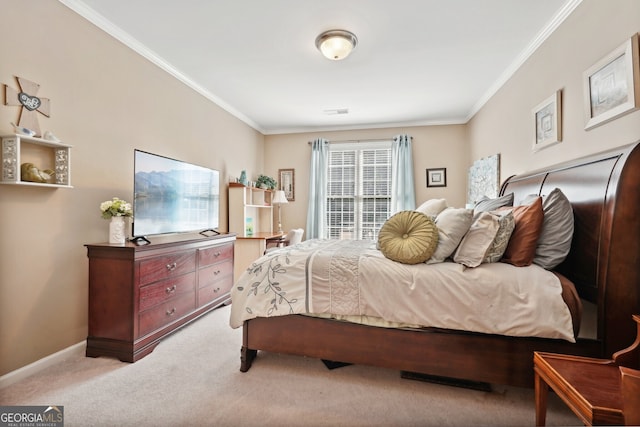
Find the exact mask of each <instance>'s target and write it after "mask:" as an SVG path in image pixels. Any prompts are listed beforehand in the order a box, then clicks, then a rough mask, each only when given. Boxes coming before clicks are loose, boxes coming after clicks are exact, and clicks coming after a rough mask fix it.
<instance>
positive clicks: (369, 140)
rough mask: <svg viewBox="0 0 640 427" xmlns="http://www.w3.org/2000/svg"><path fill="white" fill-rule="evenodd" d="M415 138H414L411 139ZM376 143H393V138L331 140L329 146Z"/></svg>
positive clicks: (310, 142)
mask: <svg viewBox="0 0 640 427" xmlns="http://www.w3.org/2000/svg"><path fill="white" fill-rule="evenodd" d="M409 138H413V137H409ZM376 141H393V137H391V138H371V139H368V138H367V139H343V140H339V141H331V140H329V144H346V143H350V142H376ZM307 144H309V145H311V144H313V141H307Z"/></svg>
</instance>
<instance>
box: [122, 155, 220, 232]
mask: <svg viewBox="0 0 640 427" xmlns="http://www.w3.org/2000/svg"><path fill="white" fill-rule="evenodd" d="M133 191H134V194H133V226H132V234H133V237H144V236H150V235H155V234H166V233H184V232H193V231H200V232H201V231H205V230H215V229H216V228H217V227H218V220H219V207H220V173H219V172H218V171H217V170H214V169H208V168H205V167H202V166H197V165H194V164H191V163H187V162H183V161H180V160H176V159H171V158H169V157H164V156H160V155H157V154H152V153H147V152H145V151H141V150H137V149H136V150H135V151H134V183H133Z"/></svg>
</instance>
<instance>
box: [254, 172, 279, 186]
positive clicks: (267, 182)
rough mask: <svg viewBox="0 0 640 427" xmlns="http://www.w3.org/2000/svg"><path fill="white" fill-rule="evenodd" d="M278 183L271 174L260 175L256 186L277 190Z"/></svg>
mask: <svg viewBox="0 0 640 427" xmlns="http://www.w3.org/2000/svg"><path fill="white" fill-rule="evenodd" d="M277 184H278V183H277V182H276V180H275V179H273V178H271V177H270V176H266V175H260V176H258V179H257V181H256V186H258V187H259V188H263V189H265V190H275V189H276V185H277Z"/></svg>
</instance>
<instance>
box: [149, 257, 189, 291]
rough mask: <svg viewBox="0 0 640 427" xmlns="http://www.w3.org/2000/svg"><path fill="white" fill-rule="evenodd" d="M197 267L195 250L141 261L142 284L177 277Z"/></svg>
mask: <svg viewBox="0 0 640 427" xmlns="http://www.w3.org/2000/svg"><path fill="white" fill-rule="evenodd" d="M195 269H196V253H195V251H189V252H179V253H175V254H171V255H167V256H159V257H156V258H151V259H148V260H144V261H140V285H145V284H147V283H153V282H155V281H158V280H162V279H168V278H170V277H176V276H179V275H181V274H184V273H189V272H191V271H194V270H195Z"/></svg>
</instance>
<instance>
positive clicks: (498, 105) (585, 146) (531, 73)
mask: <svg viewBox="0 0 640 427" xmlns="http://www.w3.org/2000/svg"><path fill="white" fill-rule="evenodd" d="M638 31H640V1H637V0H607V1H602V0H584V1H583V2H582V3H581V4H580V5H579V6H578V7H577V8H576V10H575V11H574V12H573V13H572V14H571V15H570V16H569V17H568V18H567V19H566V21H565V22H564V23H563V24H562V25H561V26H560V27H559V28H558V29H557V30H556V31H555V32H554V33H553V34H552V35H551V36H550V37H549V38H548V39H547V40H546V42H545V43H544V44H543V45H542V46H541V47H540V48H539V49H538V50H537V51H536V52H535V53H534V54H533V55H532V56H531V57H530V58H529V60H528V61H527V62H526V63H525V64H524V65H523V66H522V67H521V68H520V70H518V72H517V73H516V74H515V75H514V76H513V77H512V78H511V79H510V80H509V81H508V82H507V84H506V85H504V86H503V88H502V89H501V90H500V91H499V92H498V93H497V94H496V95H495V96H494V97H493V98H492V99H491V100H490V101H489V102H488V103H487V104H486V105H485V106H484V107H483V108H482V109H481V110H480V112H478V114H476V115H475V117H474V118H473V119H472V120H471V121H470V122H469V124H468V127H469V142H470V147H471V152H470V155H471V159H478V158H481V157H484V156H487V155H490V154H494V153H498V152H499V153H501V164H502V177H503V178H505V177H508V176H510V175H512V174H515V173H519V172H523V171H527V170H533V169H538V168H541V167H543V166H548V165H551V164H555V163H558V162H561V161H564V160H569V159H573V158H576V157H580V156H584V155H587V154H592V153H597V152H599V151H603V150H606V149H608V148H613V147H617V146H621V145H625V144H629V143H632V142H635V141H638V140H640V111H635V112H632V113H630V114H627V115H625V116H623V117H620V118H618V119H616V120H614V121H611V122H609V123H606V124H604V125H602V126H599V127H597V128H592V129H590V130H588V131H585V130H584V125H585V114H584V97H583V76H582V75H583V72H584V70H586V69H588V68H589V67H591V66H592V65H593V64H594V63H596V62H597V61H598V60H599V59H600V58H602V57H603V56H605V55H607V54H608V53H609V52H611V51H612V50H613V49H615V48H616V47H618V46H619V45H621V44H622V43H623V42H624V41H625V40H627V39H628V38H630V37H631V36H632V35H633V34H634V33H636V32H638ZM558 89H562V91H563V93H562V95H563V100H562V101H563V106H562V116H563V117H562V119H563V126H562V131H563V138H562V142H561V143H559V144H556V145H553V146H549V147H547V148H545V149H543V150H540V151H538V152H537V153H533V151H532V149H531V147H532V145H533V134H534V133H533V132H534V124H533V123H534V121H533V113H532V109H533V108H534V107H535V106H536V105H538V104H539V103H540V102H542V101H544V100H545V99H546V98H547V97H549V96H551V95H552V94H553V93H554V92H555V91H556V90H558Z"/></svg>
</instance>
